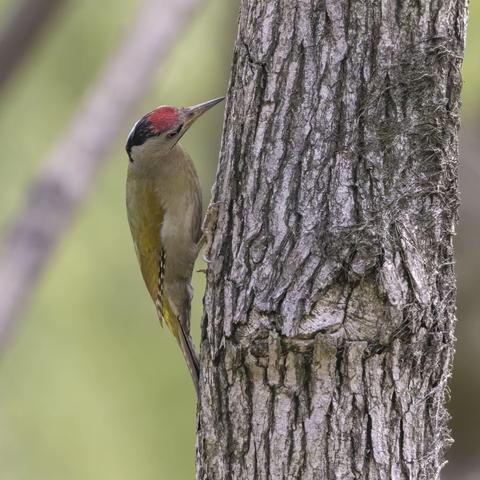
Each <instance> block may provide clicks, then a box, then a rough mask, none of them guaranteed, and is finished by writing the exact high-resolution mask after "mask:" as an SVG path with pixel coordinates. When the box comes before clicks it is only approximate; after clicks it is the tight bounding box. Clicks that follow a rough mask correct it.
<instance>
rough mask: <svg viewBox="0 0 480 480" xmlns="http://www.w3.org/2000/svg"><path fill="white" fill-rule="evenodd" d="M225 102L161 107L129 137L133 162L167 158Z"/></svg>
mask: <svg viewBox="0 0 480 480" xmlns="http://www.w3.org/2000/svg"><path fill="white" fill-rule="evenodd" d="M223 99H224V97H220V98H215V99H213V100H209V101H208V102H204V103H200V104H199V105H194V106H192V107H183V108H177V107H173V106H171V105H162V106H160V107H157V108H156V109H155V110H152V111H151V112H148V113H146V114H145V115H144V116H143V117H142V118H140V120H138V121H137V122H136V123H135V125H134V126H133V128H132V130H131V131H130V134H129V135H128V140H127V145H126V147H125V148H126V150H127V154H128V158H129V159H130V162H132V163H135V162H136V161H137V160H138V159H141V158H145V159H147V160H148V159H149V158H152V157H155V158H156V157H161V156H164V155H167V154H168V153H169V152H170V150H171V149H172V148H173V147H174V146H175V145H176V143H177V142H178V141H179V140H180V138H182V136H183V135H184V134H185V132H186V131H187V130H188V129H189V128H190V126H191V125H192V124H193V123H194V122H195V120H197V118H199V117H200V116H201V115H203V114H204V113H205V112H206V111H207V110H209V109H210V108H212V107H213V106H214V105H216V104H217V103H219V102H221V101H222V100H223Z"/></svg>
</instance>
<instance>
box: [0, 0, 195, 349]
mask: <svg viewBox="0 0 480 480" xmlns="http://www.w3.org/2000/svg"><path fill="white" fill-rule="evenodd" d="M200 2H201V0H177V1H175V2H172V3H168V5H167V4H165V2H161V1H158V0H146V1H145V2H144V5H143V6H142V7H141V9H140V12H139V14H138V17H137V18H136V19H135V20H134V21H133V22H132V26H131V30H130V32H129V33H128V34H127V35H126V38H125V39H124V41H123V44H122V45H121V47H120V48H119V49H118V51H117V52H116V53H115V54H114V55H113V57H112V58H111V60H109V62H108V64H107V65H106V67H105V70H104V71H103V73H101V75H100V77H99V78H98V80H97V81H96V83H95V84H94V85H93V86H92V88H91V90H90V92H89V93H88V94H87V96H86V98H85V99H84V101H83V103H82V104H81V106H80V108H79V110H78V112H77V113H76V114H75V116H74V118H73V120H72V123H71V125H70V128H69V129H68V131H67V133H66V134H65V136H64V137H63V138H62V139H61V140H60V141H59V142H58V144H57V145H56V146H55V147H54V148H53V151H52V152H51V154H50V155H49V157H48V159H47V162H46V165H45V167H44V168H43V169H42V171H41V172H40V174H39V175H38V177H37V178H36V179H35V180H34V181H33V182H32V184H31V186H30V187H29V189H28V193H27V199H26V203H25V206H24V207H23V209H22V210H21V211H20V212H18V215H17V216H16V217H15V218H14V219H13V220H12V222H11V225H10V228H9V229H8V231H7V233H6V235H5V238H4V240H3V242H2V246H1V251H0V341H1V342H2V343H4V342H5V338H6V336H7V333H8V332H9V331H10V330H11V325H12V324H13V322H14V320H15V319H16V318H17V317H18V315H19V314H20V313H21V311H22V310H23V308H24V307H25V304H26V302H27V301H28V298H29V296H30V292H31V290H32V289H33V287H34V286H35V284H36V282H37V279H38V276H39V274H40V273H41V271H42V269H43V267H44V266H45V264H46V262H47V260H48V257H49V256H50V255H51V253H52V250H53V248H54V247H55V245H56V244H57V242H58V240H59V238H60V236H61V234H62V233H63V231H64V230H65V229H66V228H67V226H68V225H69V224H70V221H71V218H72V215H73V214H74V213H75V210H76V209H77V208H78V206H79V204H80V203H81V202H82V201H83V200H84V198H85V197H86V196H87V194H88V192H89V190H90V185H91V183H92V180H93V179H94V177H95V173H96V172H97V170H98V168H99V167H100V165H101V163H102V160H103V159H104V158H105V156H106V153H107V152H108V149H109V148H110V146H111V145H112V143H113V142H114V141H115V140H116V137H117V134H118V132H119V130H120V128H121V127H122V126H123V125H124V123H125V121H126V119H127V118H128V116H129V114H131V112H132V110H133V108H134V107H135V106H136V105H137V104H138V102H139V101H140V100H141V99H142V98H143V97H144V96H145V92H146V90H147V89H148V87H149V86H150V83H151V81H152V76H153V74H154V72H155V71H156V70H157V69H158V68H159V66H161V65H162V63H163V62H164V61H165V59H166V58H167V55H168V53H169V52H170V49H171V48H172V46H173V44H174V41H175V39H176V38H177V36H178V34H179V33H180V32H181V31H182V28H183V26H184V24H185V21H186V20H187V19H188V18H189V17H190V16H191V14H192V12H193V10H194V8H195V7H197V6H198V5H199V4H200ZM27 3H28V2H27ZM167 6H168V8H167ZM27 23H29V22H27Z"/></svg>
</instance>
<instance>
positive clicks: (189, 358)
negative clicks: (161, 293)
mask: <svg viewBox="0 0 480 480" xmlns="http://www.w3.org/2000/svg"><path fill="white" fill-rule="evenodd" d="M178 325H179V329H178V336H177V340H178V344H179V345H180V348H181V350H182V353H183V356H184V358H185V362H186V363H187V367H188V370H189V371H190V375H191V376H192V380H193V384H194V386H195V391H196V392H197V398H198V396H199V377H200V362H199V361H198V356H197V353H196V352H195V346H194V345H193V341H192V337H191V336H190V334H189V333H188V332H186V331H185V328H184V326H183V324H182V322H181V321H180V320H179V321H178Z"/></svg>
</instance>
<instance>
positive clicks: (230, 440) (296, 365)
mask: <svg viewBox="0 0 480 480" xmlns="http://www.w3.org/2000/svg"><path fill="white" fill-rule="evenodd" d="M466 10H467V8H466V3H465V1H464V0H427V1H411V2H407V1H401V0H392V1H388V2H385V1H379V0H368V1H364V2H352V1H350V0H323V1H306V0H305V1H284V2H267V1H257V0H243V1H242V2H241V11H240V21H239V32H238V37H237V40H236V43H235V49H234V58H233V67H232V75H231V82H230V88H229V92H228V102H227V108H226V116H225V127H224V135H223V143H222V149H221V154H220V165H219V170H218V174H217V180H216V185H215V187H214V192H213V201H214V202H219V203H218V207H217V208H218V220H217V224H216V228H215V229H214V234H213V243H212V246H211V249H210V252H209V257H210V259H211V263H210V264H209V268H208V273H207V291H206V296H205V318H204V323H203V329H202V344H201V362H202V372H201V398H200V404H199V431H198V453H197V456H198V458H197V461H198V474H197V478H199V479H202V480H206V479H208V480H214V479H222V480H223V479H236V480H239V479H253V478H255V479H276V480H278V479H287V478H288V479H425V480H432V479H435V478H438V476H439V472H440V470H441V467H442V465H443V461H444V458H443V454H444V450H445V448H446V446H447V445H448V444H449V441H450V439H449V432H448V427H447V420H448V415H447V412H446V410H445V406H444V402H445V396H446V383H447V378H448V375H449V371H450V365H451V360H452V353H453V341H454V334H453V326H454V320H455V277H454V270H453V252H452V237H453V234H454V226H455V221H456V214H457V204H458V200H457V190H456V189H457V157H458V143H457V131H458V112H459V94H460V88H461V80H460V72H459V69H460V65H461V59H462V55H463V48H464V36H465V26H466V15H467V12H466Z"/></svg>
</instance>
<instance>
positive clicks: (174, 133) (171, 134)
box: [167, 123, 183, 138]
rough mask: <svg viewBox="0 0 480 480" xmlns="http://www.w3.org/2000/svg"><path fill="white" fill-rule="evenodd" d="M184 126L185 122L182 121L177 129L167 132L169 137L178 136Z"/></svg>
mask: <svg viewBox="0 0 480 480" xmlns="http://www.w3.org/2000/svg"><path fill="white" fill-rule="evenodd" d="M182 128H183V123H181V124H180V125H179V126H178V128H177V129H176V130H174V131H173V132H170V133H167V137H168V138H173V137H176V136H177V135H178V134H179V133H180V131H181V130H182Z"/></svg>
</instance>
